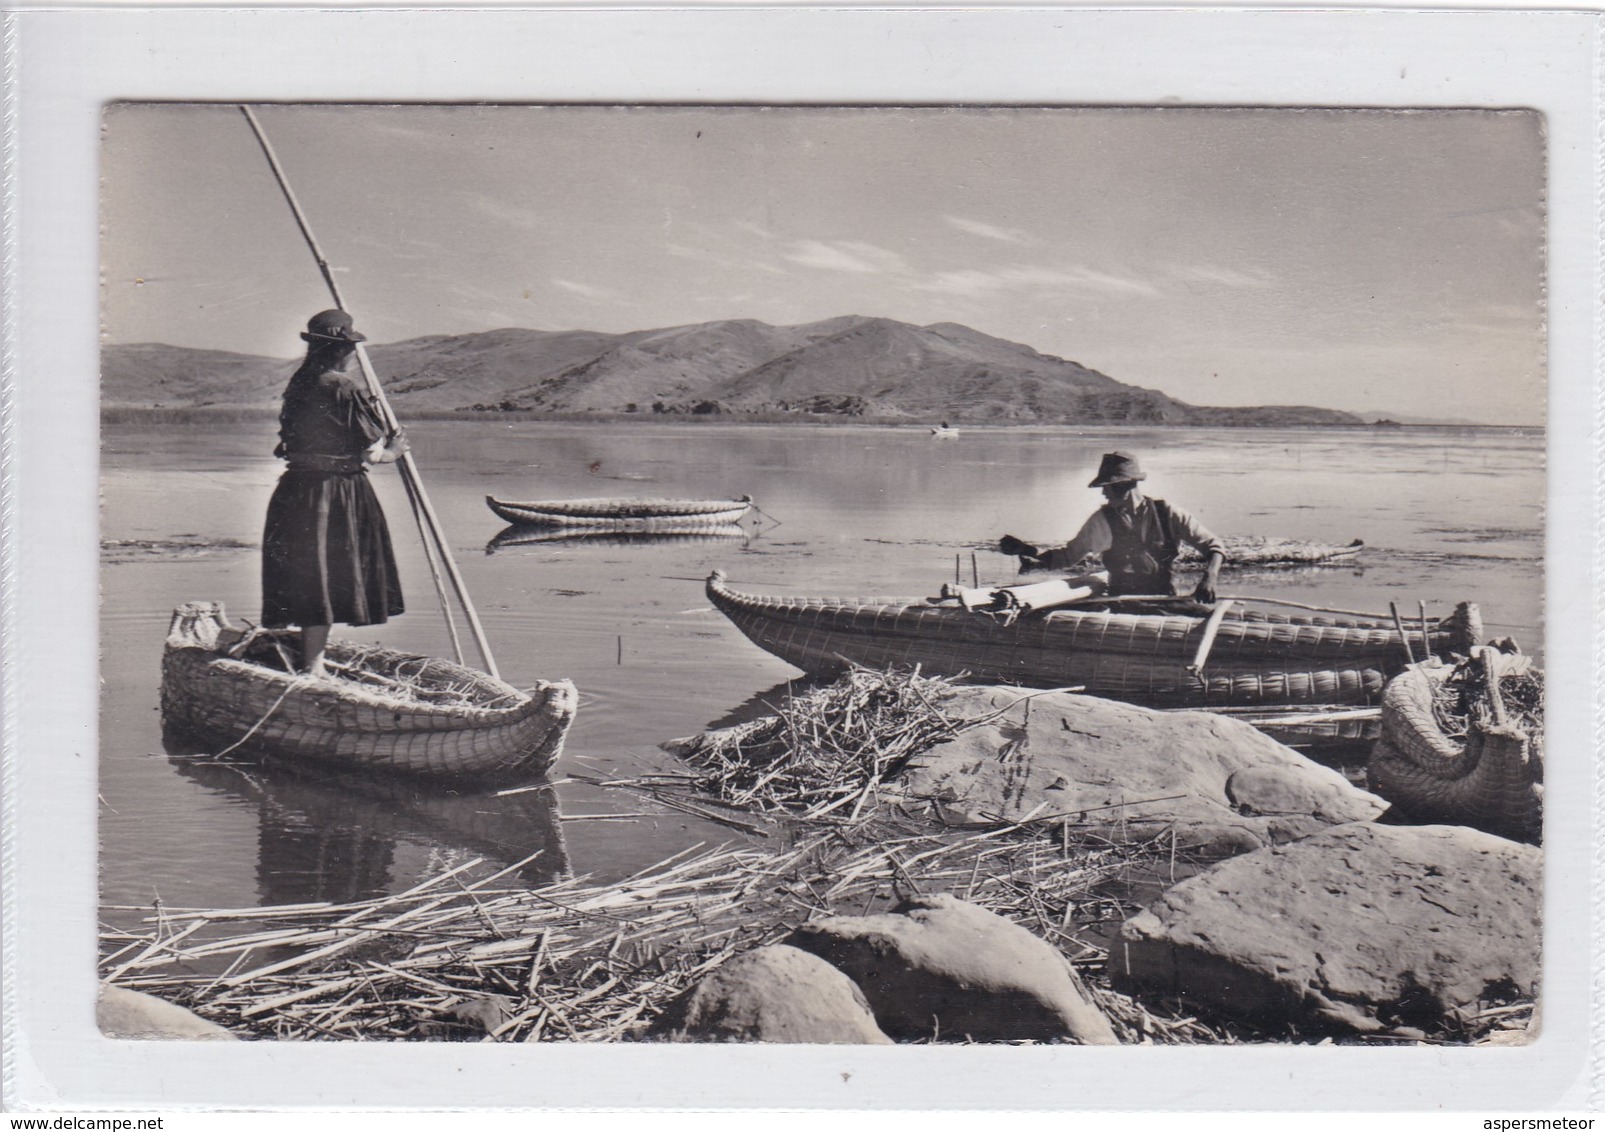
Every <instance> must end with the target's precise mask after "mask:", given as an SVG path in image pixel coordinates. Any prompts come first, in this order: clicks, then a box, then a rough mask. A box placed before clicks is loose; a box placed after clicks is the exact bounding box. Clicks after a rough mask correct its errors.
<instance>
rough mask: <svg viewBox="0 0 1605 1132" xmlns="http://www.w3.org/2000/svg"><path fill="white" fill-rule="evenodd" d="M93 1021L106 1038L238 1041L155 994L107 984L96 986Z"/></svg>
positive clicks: (218, 1027) (231, 1035)
mask: <svg viewBox="0 0 1605 1132" xmlns="http://www.w3.org/2000/svg"><path fill="white" fill-rule="evenodd" d="M95 1022H96V1024H97V1025H98V1026H99V1027H100V1032H101V1033H102V1034H105V1035H106V1036H107V1037H108V1038H133V1039H140V1040H145V1039H170V1040H181V1041H203V1042H232V1041H237V1040H238V1039H237V1038H235V1036H234V1035H233V1034H231V1033H229V1032H228V1031H227V1030H225V1029H223V1027H221V1026H219V1025H217V1024H216V1023H215V1022H208V1021H207V1020H206V1019H205V1018H202V1017H201V1016H200V1015H199V1014H195V1013H193V1012H192V1011H189V1010H186V1009H184V1008H183V1007H182V1006H179V1005H177V1004H175V1003H171V1002H168V1001H167V1000H166V999H162V998H157V997H156V996H155V995H149V994H142V993H141V992H139V991H132V990H129V989H127V988H126V987H118V986H113V985H112V984H111V983H102V984H101V985H100V998H99V1000H98V1001H97V1002H96V1003H95Z"/></svg>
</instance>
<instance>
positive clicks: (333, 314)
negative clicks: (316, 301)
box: [301, 310, 368, 342]
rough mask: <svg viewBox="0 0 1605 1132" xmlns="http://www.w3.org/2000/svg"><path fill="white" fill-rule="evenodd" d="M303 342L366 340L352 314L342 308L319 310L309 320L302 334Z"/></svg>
mask: <svg viewBox="0 0 1605 1132" xmlns="http://www.w3.org/2000/svg"><path fill="white" fill-rule="evenodd" d="M301 340H302V341H303V342H366V341H367V340H368V339H367V337H366V336H365V335H362V334H358V333H357V332H356V330H355V329H353V327H352V324H351V316H350V315H348V314H347V313H346V312H345V311H342V310H327V311H319V312H318V313H317V314H315V315H313V316H312V317H311V318H310V319H309V320H308V321H307V328H306V330H305V331H303V332H302V334H301Z"/></svg>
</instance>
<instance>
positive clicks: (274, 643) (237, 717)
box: [162, 601, 579, 778]
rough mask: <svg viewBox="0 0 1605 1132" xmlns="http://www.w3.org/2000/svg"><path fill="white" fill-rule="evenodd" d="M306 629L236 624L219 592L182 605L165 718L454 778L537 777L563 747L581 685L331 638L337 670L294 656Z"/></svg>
mask: <svg viewBox="0 0 1605 1132" xmlns="http://www.w3.org/2000/svg"><path fill="white" fill-rule="evenodd" d="M298 636H299V634H296V633H283V632H276V631H273V630H256V631H247V630H245V629H242V628H239V627H237V626H234V625H231V624H230V623H229V622H228V619H227V617H226V615H225V613H224V610H223V606H222V604H221V603H219V602H212V601H197V602H189V603H187V604H185V605H181V606H179V607H178V609H176V610H174V611H173V619H172V622H171V624H170V626H169V628H168V632H167V644H166V649H165V651H164V652H163V655H162V724H163V727H164V728H166V729H169V730H170V731H172V732H175V733H177V734H179V735H183V736H185V737H188V738H192V739H202V740H205V741H209V742H211V743H214V744H217V745H219V746H222V745H227V746H228V747H231V748H234V749H237V750H239V751H241V752H242V753H248V754H255V755H261V756H262V757H264V758H266V759H286V760H292V761H294V760H301V759H310V760H314V761H318V762H325V763H339V764H344V765H346V766H348V767H355V768H360V769H364V770H374V771H384V772H387V773H388V772H400V773H405V774H418V775H428V776H435V777H448V778H502V777H514V776H519V777H534V776H536V775H540V774H544V773H546V771H548V770H549V769H550V768H551V766H552V764H553V763H554V762H556V761H557V757H558V755H559V754H561V753H562V750H563V740H564V737H565V736H566V735H567V734H568V728H569V725H570V724H571V723H572V722H573V721H574V712H575V708H576V705H577V703H578V698H579V697H578V693H577V692H576V691H575V689H574V685H573V684H571V683H569V682H568V681H567V680H553V681H541V682H540V683H538V684H536V685H535V686H534V687H533V688H531V689H530V690H529V691H520V690H519V689H517V688H514V687H513V686H512V685H510V684H506V683H503V682H502V681H500V680H497V679H495V678H494V677H492V676H488V675H486V674H485V673H483V672H476V671H475V670H473V669H471V668H465V667H463V666H462V665H460V664H453V663H452V662H450V661H447V660H441V659H439V658H436V657H426V656H415V655H412V654H409V653H403V652H397V651H395V650H393V649H385V648H378V647H373V646H363V645H357V644H353V643H351V642H347V641H330V642H329V647H328V652H327V654H326V657H327V661H328V662H329V664H330V665H331V666H332V667H334V669H335V671H336V673H337V676H336V678H334V679H327V680H314V679H311V678H308V677H306V676H303V675H297V674H295V673H293V672H291V671H289V669H290V668H291V667H293V665H290V664H286V663H284V659H285V657H287V656H289V657H293V655H294V649H295V648H296V646H297V640H296V638H297V637H298Z"/></svg>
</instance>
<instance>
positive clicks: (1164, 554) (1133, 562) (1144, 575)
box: [998, 452, 1226, 602]
mask: <svg viewBox="0 0 1605 1132" xmlns="http://www.w3.org/2000/svg"><path fill="white" fill-rule="evenodd" d="M1147 478H1148V477H1147V474H1146V473H1145V472H1144V471H1143V470H1142V468H1141V467H1140V466H1138V464H1137V457H1135V456H1133V455H1132V454H1131V453H1129V452H1110V453H1107V454H1105V456H1104V458H1103V462H1102V463H1101V464H1099V466H1098V474H1097V475H1096V476H1094V477H1093V478H1092V482H1091V483H1090V484H1088V485H1087V486H1088V487H1098V488H1102V489H1103V497H1104V500H1105V503H1104V505H1103V506H1102V507H1100V508H1098V510H1096V511H1094V512H1093V513H1092V516H1091V517H1090V518H1089V519H1088V520H1087V521H1086V522H1085V523H1083V524H1082V526H1081V530H1080V531H1078V532H1077V533H1076V537H1075V538H1073V539H1071V540H1070V541H1069V542H1067V543H1065V545H1064V546H1061V547H1058V548H1056V549H1053V550H1039V549H1037V548H1036V547H1034V546H1032V545H1031V544H1030V543H1028V542H1022V541H1021V540H1020V539H1017V538H1015V537H1014V536H1013V535H1004V536H1003V537H1002V538H1001V539H999V540H998V549H999V550H1000V551H1002V552H1003V553H1004V554H1014V555H1018V556H1019V557H1020V563H1021V565H1022V566H1027V567H1031V568H1033V569H1049V570H1069V569H1072V568H1074V567H1075V565H1076V564H1077V563H1078V562H1080V561H1081V560H1082V559H1083V558H1085V557H1086V556H1087V555H1089V554H1101V555H1102V556H1103V564H1104V568H1105V569H1107V570H1108V571H1109V593H1110V595H1111V596H1114V597H1120V596H1123V595H1126V594H1163V595H1167V596H1174V595H1175V593H1176V585H1175V580H1174V578H1173V577H1172V574H1171V568H1172V566H1173V565H1174V564H1175V561H1176V556H1177V555H1178V554H1179V553H1180V552H1181V544H1182V543H1184V542H1186V543H1189V544H1191V545H1192V546H1195V547H1197V548H1198V552H1199V553H1200V554H1202V555H1203V556H1204V557H1205V559H1206V560H1207V565H1206V566H1205V567H1204V577H1203V579H1202V580H1201V581H1200V582H1199V583H1198V588H1197V589H1195V590H1194V591H1193V595H1192V596H1193V597H1195V598H1197V599H1198V600H1199V601H1202V602H1213V601H1214V600H1215V583H1216V581H1217V579H1218V578H1219V577H1220V568H1221V566H1222V565H1223V564H1224V563H1225V562H1226V551H1225V549H1224V548H1222V546H1221V543H1220V540H1219V539H1218V538H1216V537H1215V536H1214V535H1212V534H1210V533H1209V532H1208V531H1206V530H1205V529H1204V528H1203V527H1201V526H1199V525H1198V523H1197V522H1196V521H1195V520H1194V519H1193V517H1192V516H1191V515H1189V514H1187V512H1185V511H1183V510H1182V509H1181V508H1180V507H1173V506H1171V505H1170V504H1169V503H1166V502H1165V501H1164V500H1163V499H1151V498H1149V497H1148V496H1145V495H1143V493H1142V492H1141V491H1140V490H1138V488H1137V482H1138V481H1139V480H1143V479H1147Z"/></svg>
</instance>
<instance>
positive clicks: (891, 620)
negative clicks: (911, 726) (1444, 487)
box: [706, 571, 1482, 708]
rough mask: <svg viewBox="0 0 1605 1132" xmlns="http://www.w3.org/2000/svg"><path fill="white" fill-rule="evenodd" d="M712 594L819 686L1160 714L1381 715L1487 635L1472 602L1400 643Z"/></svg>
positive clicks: (1186, 611)
mask: <svg viewBox="0 0 1605 1132" xmlns="http://www.w3.org/2000/svg"><path fill="white" fill-rule="evenodd" d="M706 589H707V595H708V600H709V601H711V602H712V603H713V605H714V607H715V608H716V609H718V610H719V611H720V612H722V613H723V614H724V615H725V616H726V617H728V618H729V619H730V620H731V621H732V622H734V623H735V625H736V627H737V628H739V629H740V630H741V631H742V633H744V634H745V635H746V636H747V638H748V639H750V640H751V641H752V642H753V643H754V644H756V645H757V646H758V647H759V648H762V649H764V650H766V651H767V652H770V653H773V654H774V655H775V656H778V657H780V658H781V659H782V660H784V661H786V662H787V663H788V664H792V665H795V666H796V667H798V668H800V669H802V670H803V671H804V672H807V673H810V674H817V675H829V674H831V673H834V672H839V671H841V670H842V669H844V668H846V667H848V666H849V665H855V664H856V665H863V666H865V667H868V668H889V667H913V666H915V665H918V666H919V667H920V669H921V671H924V672H927V673H930V674H934V675H946V676H968V677H971V678H973V679H977V680H990V681H1002V682H1007V683H1015V684H1028V685H1034V686H1040V687H1076V688H1080V689H1081V690H1083V691H1085V692H1086V693H1088V694H1089V695H1095V696H1107V697H1109V698H1111V699H1118V700H1126V701H1129V702H1132V703H1138V704H1143V705H1146V706H1148V707H1156V708H1175V707H1273V706H1284V705H1296V704H1320V705H1334V706H1336V705H1369V704H1374V703H1376V702H1377V701H1378V699H1379V698H1380V697H1381V695H1382V690H1383V687H1384V686H1385V684H1386V683H1387V680H1388V678H1389V677H1390V676H1393V675H1395V674H1397V673H1398V672H1400V671H1401V670H1402V669H1403V668H1404V667H1405V665H1406V664H1407V663H1409V662H1410V661H1411V659H1412V650H1413V652H1414V653H1416V654H1419V653H1421V652H1422V651H1423V649H1426V650H1429V651H1430V653H1431V654H1432V655H1434V656H1440V657H1449V656H1451V655H1454V654H1456V653H1459V654H1468V653H1469V652H1470V650H1471V649H1472V647H1473V646H1474V645H1476V644H1477V643H1478V640H1479V638H1480V637H1481V635H1482V623H1481V617H1480V615H1479V613H1478V610H1477V607H1476V606H1475V605H1472V604H1470V603H1462V604H1460V605H1458V606H1456V607H1455V609H1454V612H1453V613H1451V614H1450V615H1448V616H1447V617H1441V618H1437V619H1436V620H1433V621H1430V622H1428V623H1426V624H1424V625H1423V624H1419V623H1418V624H1417V625H1415V626H1410V627H1402V630H1403V635H1401V625H1400V624H1398V623H1396V622H1394V621H1392V620H1389V619H1387V618H1383V617H1380V616H1367V615H1354V616H1336V615H1324V614H1311V615H1289V614H1286V613H1282V612H1275V611H1266V610H1260V609H1254V608H1249V607H1248V605H1247V604H1245V602H1246V600H1247V599H1243V600H1239V599H1232V600H1230V601H1222V602H1221V603H1219V604H1218V605H1216V606H1215V607H1213V608H1211V607H1209V606H1202V605H1198V604H1196V603H1193V602H1189V601H1185V600H1165V599H1154V600H1152V601H1139V602H1134V601H1132V600H1131V599H1111V598H1104V599H1102V600H1101V601H1100V600H1086V601H1084V602H1080V603H1076V604H1073V605H1068V606H1060V607H1057V608H1052V609H1047V610H1033V609H1025V610H1024V611H1023V612H1022V611H1021V610H1020V609H1014V610H1009V611H1007V612H1006V613H994V612H988V611H986V610H984V609H981V608H966V606H965V604H964V603H963V602H962V601H959V600H952V599H945V598H944V599H926V598H906V597H905V598H874V597H851V598H832V597H762V596H757V595H753V594H747V593H739V592H737V591H735V590H733V589H731V588H730V587H729V586H728V585H727V584H726V582H725V577H724V573H723V572H722V571H715V572H714V573H713V575H712V576H711V577H709V578H708V580H707V585H706ZM1405 636H1409V637H1411V638H1412V639H1411V641H1410V644H1409V645H1408V646H1407V645H1406V642H1405V639H1404V638H1405Z"/></svg>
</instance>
